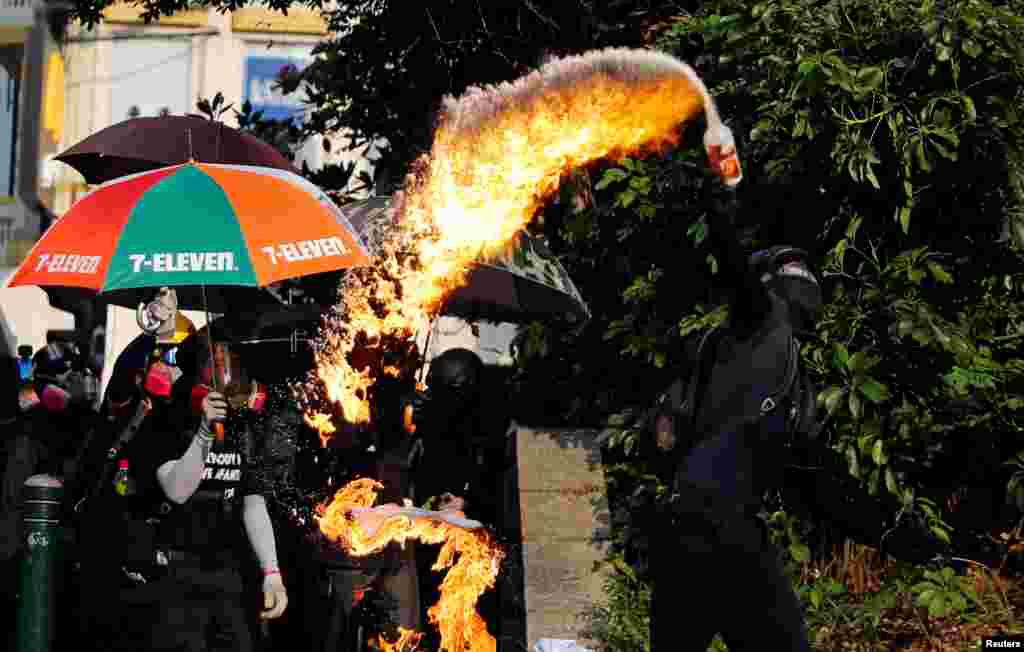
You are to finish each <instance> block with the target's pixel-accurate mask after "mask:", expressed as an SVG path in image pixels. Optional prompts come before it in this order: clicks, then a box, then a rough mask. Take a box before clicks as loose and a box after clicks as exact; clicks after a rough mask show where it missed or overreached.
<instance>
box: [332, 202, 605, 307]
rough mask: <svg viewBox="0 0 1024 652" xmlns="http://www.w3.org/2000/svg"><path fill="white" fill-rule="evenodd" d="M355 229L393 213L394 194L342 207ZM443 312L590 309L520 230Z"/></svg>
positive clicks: (540, 246)
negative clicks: (514, 239)
mask: <svg viewBox="0 0 1024 652" xmlns="http://www.w3.org/2000/svg"><path fill="white" fill-rule="evenodd" d="M341 210H342V211H343V212H344V213H345V215H346V217H348V219H349V222H350V223H351V224H352V226H353V227H355V229H356V231H357V232H359V233H360V234H362V235H363V236H364V239H365V240H367V241H369V240H371V239H372V238H370V237H367V236H368V233H369V232H371V231H373V230H375V229H379V228H380V227H381V226H382V225H383V224H386V223H387V222H388V221H389V220H392V219H394V215H393V214H392V212H391V197H390V196H382V197H373V198H371V199H366V200H363V201H358V202H353V203H351V204H346V205H345V206H342V207H341ZM443 314H447V315H454V316H458V317H465V318H480V319H487V320H491V321H498V322H522V321H528V320H531V319H551V318H553V317H555V318H558V317H562V318H565V319H567V320H568V321H572V322H576V321H586V320H587V319H589V318H590V309H589V308H588V307H587V304H586V302H585V301H584V300H583V297H582V296H581V295H580V292H579V290H578V289H577V288H576V285H575V283H573V281H572V279H571V278H569V274H568V273H567V272H566V271H565V268H564V267H562V265H561V263H559V262H558V259H557V258H555V256H554V254H553V253H551V251H550V250H549V249H548V247H547V246H546V245H545V244H544V242H543V241H541V240H540V239H538V238H534V237H531V236H529V235H527V234H525V233H522V232H520V234H519V236H518V238H517V239H516V241H514V242H513V243H511V244H510V246H509V247H507V248H506V250H505V251H504V252H502V253H501V254H500V255H497V256H494V257H492V258H491V259H489V260H479V261H477V263H476V264H475V266H474V269H473V270H472V271H471V272H470V275H469V279H468V282H467V284H466V285H465V286H463V287H461V288H459V289H457V290H456V291H455V292H453V293H452V295H451V296H450V297H448V300H447V302H446V304H445V308H444V310H443Z"/></svg>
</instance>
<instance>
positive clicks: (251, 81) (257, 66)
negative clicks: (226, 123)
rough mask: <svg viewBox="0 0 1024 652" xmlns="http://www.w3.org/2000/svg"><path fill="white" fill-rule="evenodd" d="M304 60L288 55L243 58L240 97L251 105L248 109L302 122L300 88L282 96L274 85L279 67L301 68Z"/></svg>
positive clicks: (303, 94) (303, 111)
mask: <svg viewBox="0 0 1024 652" xmlns="http://www.w3.org/2000/svg"><path fill="white" fill-rule="evenodd" d="M305 66H306V62H305V61H304V60H302V59H292V58H288V57H246V59H245V89H244V91H243V93H242V97H243V99H244V100H248V101H249V102H250V103H251V104H252V110H253V112H254V113H255V112H256V111H263V117H264V118H268V119H272V120H293V121H295V122H302V119H303V115H304V113H305V111H306V105H305V104H304V103H303V99H305V95H306V94H305V93H304V92H303V91H302V89H301V88H300V89H298V90H296V91H295V92H294V93H289V94H288V95H285V94H283V93H282V92H281V89H280V88H277V86H278V81H279V79H280V77H281V69H282V68H286V67H294V68H296V69H298V70H302V69H303V68H304V67H305Z"/></svg>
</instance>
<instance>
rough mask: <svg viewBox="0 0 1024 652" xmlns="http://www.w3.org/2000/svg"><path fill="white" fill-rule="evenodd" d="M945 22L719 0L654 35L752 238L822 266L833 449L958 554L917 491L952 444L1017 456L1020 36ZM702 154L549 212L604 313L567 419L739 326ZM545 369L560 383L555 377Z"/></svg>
mask: <svg viewBox="0 0 1024 652" xmlns="http://www.w3.org/2000/svg"><path fill="white" fill-rule="evenodd" d="M944 6H945V8H944V9H942V8H940V7H938V6H937V5H936V4H934V3H930V2H926V3H905V2H898V1H896V0H883V1H882V2H868V1H867V0H853V1H850V2H844V3H826V4H822V3H819V2H812V1H811V0H771V1H768V2H761V3H757V4H750V3H746V2H740V1H739V0H717V1H713V2H707V3H704V5H703V7H702V9H701V10H700V11H698V12H696V13H694V14H693V15H691V16H689V17H686V18H685V19H680V20H678V21H673V22H671V23H669V24H668V26H667V27H666V29H664V30H663V31H662V32H661V33H660V34H659V35H658V40H657V43H658V46H659V47H660V48H662V49H664V50H667V51H669V52H671V53H673V54H676V55H678V56H680V57H681V58H683V59H684V60H688V61H691V62H694V63H695V64H696V65H697V68H698V72H699V73H700V74H701V75H702V76H703V77H704V78H705V79H706V80H708V81H709V82H710V85H711V87H712V88H711V90H712V93H713V94H714V95H715V96H716V99H717V101H718V103H719V108H720V110H721V111H722V113H723V115H725V116H726V119H727V120H728V121H729V122H730V125H731V126H732V128H733V131H734V133H737V134H740V135H741V136H743V135H745V136H747V137H746V138H745V139H744V138H741V139H740V143H739V148H740V155H741V158H742V159H743V162H744V169H745V173H746V179H745V180H744V181H743V195H742V197H743V202H744V206H745V207H746V210H745V211H743V214H741V216H740V217H741V221H742V222H743V223H744V224H745V225H747V226H752V227H755V228H754V230H752V231H751V230H748V231H745V232H744V234H745V237H747V238H748V240H749V244H750V246H751V247H758V246H767V245H770V244H776V243H788V244H794V245H796V246H803V247H804V248H806V249H808V250H810V251H811V252H812V256H813V257H814V259H815V262H816V263H817V264H816V267H817V269H818V271H819V276H820V277H821V278H822V281H823V289H824V290H825V296H826V299H827V304H826V306H825V307H824V309H823V311H822V314H821V319H820V321H819V324H818V328H817V332H816V334H815V337H814V338H813V339H811V340H809V341H807V342H805V343H804V346H803V349H802V355H803V357H804V360H805V362H806V364H807V366H808V368H809V369H810V370H811V373H812V376H813V377H814V380H815V381H817V382H818V383H819V384H820V386H821V391H820V394H819V397H818V398H819V405H820V407H821V408H822V411H823V412H824V413H826V414H828V415H829V417H830V421H829V428H828V437H829V441H830V442H831V443H832V445H833V447H834V448H835V449H836V450H837V451H839V452H840V453H841V454H843V455H844V456H845V458H846V460H847V462H848V470H849V473H850V475H851V476H853V477H854V478H856V479H857V480H858V481H860V482H862V483H863V484H864V485H865V486H866V487H867V488H868V490H869V491H871V492H872V493H875V494H879V495H881V494H883V493H885V494H889V495H891V496H892V497H893V498H894V499H895V500H896V501H898V502H899V503H902V504H904V505H905V506H906V507H907V508H909V509H914V510H918V511H920V512H922V514H923V515H924V517H925V518H926V519H927V520H928V521H929V523H930V524H931V527H932V530H933V532H934V533H935V535H936V536H937V537H939V538H943V539H951V538H953V537H955V535H956V533H955V532H952V531H951V529H950V527H949V525H948V520H949V519H948V515H946V514H944V512H943V508H942V507H939V505H944V504H945V498H946V496H944V495H937V494H934V493H933V494H931V495H929V490H928V489H927V487H928V486H939V487H941V486H944V485H948V484H949V483H950V479H951V477H952V478H955V477H957V476H958V475H960V474H962V473H967V469H964V468H963V464H964V462H965V460H964V459H962V458H956V457H954V456H953V453H952V448H951V446H952V442H953V441H954V440H955V439H957V438H963V439H966V440H969V441H972V442H976V443H977V445H979V446H982V445H989V444H991V445H992V446H994V447H995V448H998V449H1004V448H1005V447H1006V446H1007V445H1008V444H1009V443H1010V442H1013V441H1014V439H1015V438H1017V437H1019V436H1020V433H1021V432H1022V430H1021V429H1022V426H1024V422H1022V421H1021V416H1022V415H1021V407H1022V406H1024V399H1022V396H1021V389H1020V388H1021V384H1022V381H1024V377H1022V371H1024V360H1022V359H1021V356H1020V355H1019V351H1018V348H1019V344H1020V339H1021V337H1022V333H1024V315H1022V312H1021V309H1022V306H1024V303H1022V301H1021V287H1024V286H1022V278H1021V272H1020V271H1019V270H1020V269H1021V263H1022V258H1021V255H1020V250H1019V249H1017V248H1016V247H1015V246H1014V243H1015V242H1016V240H1015V238H1016V237H1017V236H1018V235H1019V233H1018V232H1017V230H1015V229H1018V228H1019V226H1020V224H1021V222H1020V220H1019V218H1020V212H1019V207H1020V206H1022V205H1024V202H1022V201H1020V199H1021V198H1024V195H1022V194H1020V192H1019V191H1020V189H1021V188H1022V187H1024V182H1021V176H1020V171H1021V169H1022V167H1021V164H1020V160H1021V158H1020V155H1019V152H1021V151H1024V150H1022V149H1021V143H1022V142H1024V125H1022V123H1021V121H1020V118H1019V115H1018V114H1019V108H1018V107H1019V106H1020V104H1021V99H1024V98H1022V93H1021V88H1022V85H1021V83H1020V82H1021V80H1022V77H1024V75H1022V72H1024V65H1022V63H1024V60H1022V59H1021V46H1020V45H1019V44H1020V43H1021V42H1022V41H1021V38H1022V37H1024V26H1022V25H1024V24H1022V21H1021V18H1020V15H1021V13H1022V12H1021V3H1019V2H1017V3H1010V4H1009V5H1007V6H1003V7H995V6H993V5H992V4H991V3H988V2H981V1H978V0H960V1H956V0H950V1H949V2H947V3H945V5H944ZM943 12H944V13H943ZM1008 98H1014V100H1013V101H1008ZM699 141H700V133H699V125H698V126H697V128H696V129H690V130H688V131H687V133H686V134H685V135H684V140H683V143H682V144H681V146H680V147H679V149H678V150H677V151H675V152H673V153H670V154H669V155H666V156H664V157H660V158H650V159H647V160H636V159H629V160H627V161H624V162H622V163H620V164H616V165H613V166H606V167H604V168H600V169H595V170H594V171H593V172H594V175H595V176H594V178H595V180H596V183H595V187H594V190H595V196H596V198H597V206H596V207H595V208H594V209H593V210H592V211H587V212H585V213H583V214H576V215H573V216H571V217H562V216H559V215H558V214H557V212H554V211H549V213H548V214H546V215H545V228H546V230H547V232H548V234H549V235H550V236H551V239H552V244H553V246H554V247H555V248H556V250H560V251H561V252H563V254H564V256H565V262H566V264H567V267H568V270H569V272H570V274H571V275H573V277H574V278H575V279H576V280H577V282H578V283H579V285H580V286H581V289H582V290H583V293H584V295H585V296H586V297H587V299H588V301H590V302H591V304H592V307H593V308H594V309H595V310H594V313H595V319H594V320H593V322H592V323H590V324H588V326H587V328H586V329H584V330H583V331H581V332H580V333H579V334H578V335H575V336H573V337H560V338H558V342H557V343H556V342H554V341H552V345H551V347H550V349H549V351H548V353H549V357H551V358H552V359H558V358H561V359H572V360H574V361H576V362H577V365H576V366H574V367H573V368H572V369H571V376H570V377H567V378H566V381H565V383H564V386H565V387H567V388H568V387H571V388H572V396H573V401H575V402H576V404H577V405H581V406H585V408H584V409H581V410H578V411H573V410H571V409H569V410H560V411H561V412H562V413H563V414H567V415H568V416H570V417H573V418H576V419H578V420H579V421H580V422H583V423H585V422H587V420H590V421H591V422H593V421H594V420H597V421H598V422H599V423H601V424H603V425H605V427H609V426H607V425H606V422H605V417H606V415H608V414H612V413H622V412H624V411H625V410H627V409H630V408H638V407H641V406H644V405H645V404H649V403H650V401H652V400H653V397H654V396H655V395H656V394H657V392H658V391H659V390H660V389H661V388H663V387H664V386H666V385H667V384H668V383H669V382H671V380H672V379H673V377H674V376H675V375H677V374H679V373H682V372H684V371H685V369H686V366H685V360H686V356H685V350H686V346H687V341H692V340H693V338H695V337H697V336H699V335H700V334H701V333H702V332H704V331H706V330H707V329H708V328H710V327H712V326H714V325H716V324H718V323H721V321H722V320H723V319H724V318H725V316H726V313H725V309H724V307H723V301H722V298H723V297H722V295H721V294H720V293H719V292H718V290H717V288H716V287H715V284H714V276H715V271H716V268H715V261H714V259H713V258H711V257H710V256H709V255H708V252H707V249H706V243H705V242H704V237H705V234H706V226H707V223H708V220H711V219H716V218H717V217H716V214H715V213H714V212H713V211H712V209H711V206H712V202H710V201H709V199H710V197H711V194H712V192H711V191H712V187H713V185H714V184H715V182H713V181H711V182H709V180H708V177H707V175H706V174H705V173H704V167H705V165H704V154H703V152H702V151H701V149H700V147H699V145H700V143H699ZM1015 166H1016V167H1015ZM1014 192H1017V194H1016V195H1014ZM1007 198H1009V199H1010V201H1007ZM1014 198H1016V199H1014ZM1015 211H1017V212H1015ZM1015 220H1016V221H1015ZM556 230H557V232H555V233H553V231H556ZM1021 233H1024V231H1021ZM1008 235H1009V236H1010V237H1007V236H1008ZM609 352H611V353H612V355H609ZM615 353H617V354H618V355H617V356H615V355H614V354H615ZM537 369H543V370H544V378H545V382H544V387H545V390H548V388H550V387H551V380H550V378H551V376H550V374H551V372H552V370H553V367H552V366H539V367H537ZM530 372H531V367H530V365H524V367H523V368H522V369H521V378H523V379H527V378H530V377H531V376H530ZM562 375H563V377H565V374H562ZM595 378H596V379H600V382H596V383H595V382H592V381H589V382H588V379H595ZM524 382H525V380H524ZM588 393H589V396H591V397H592V400H587V399H586V398H581V396H587V395H588ZM549 400H550V399H549ZM610 428H611V429H612V430H614V429H615V428H620V430H621V432H620V434H619V435H617V436H615V435H611V434H609V435H608V436H607V438H606V441H607V443H608V444H609V445H610V446H611V447H613V448H611V449H610V450H614V451H618V453H617V454H618V455H622V457H621V458H616V459H617V463H621V464H625V465H632V466H634V467H635V466H637V465H641V464H645V463H646V462H644V461H643V459H642V458H643V451H644V447H643V441H642V440H643V433H642V432H638V431H637V430H636V429H635V428H633V429H630V428H626V427H625V426H611V427H610ZM616 447H618V448H616ZM1013 450H1016V449H1013ZM1010 452H1013V451H1008V452H1007V453H1006V454H1007V455H1008V454H1010ZM929 474H931V477H929ZM1007 475H1009V474H1007ZM1019 484H1020V483H1019V481H1018V485H1019ZM952 488H953V487H951V489H952ZM628 493H629V492H628V491H625V489H624V488H623V491H622V495H628Z"/></svg>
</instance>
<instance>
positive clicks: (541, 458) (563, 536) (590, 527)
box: [504, 426, 608, 652]
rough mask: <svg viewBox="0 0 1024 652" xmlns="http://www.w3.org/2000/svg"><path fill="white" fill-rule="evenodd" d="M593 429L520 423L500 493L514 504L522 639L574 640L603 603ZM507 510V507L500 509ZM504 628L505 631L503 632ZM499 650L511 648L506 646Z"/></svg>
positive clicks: (602, 514) (602, 534)
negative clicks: (590, 613)
mask: <svg viewBox="0 0 1024 652" xmlns="http://www.w3.org/2000/svg"><path fill="white" fill-rule="evenodd" d="M597 434H598V433H597V432H596V431H590V430H564V429H554V428H527V427H523V426H519V427H517V428H516V429H515V432H514V435H513V436H514V441H515V444H514V445H515V453H516V464H515V468H514V470H513V473H514V477H513V478H509V479H508V482H509V485H511V484H512V482H514V483H515V484H516V485H517V486H514V487H513V486H508V487H507V490H506V494H507V495H509V496H510V497H511V498H512V499H513V500H516V499H518V502H519V505H518V514H519V518H520V533H521V538H522V558H521V564H522V583H523V589H524V598H525V605H524V607H525V614H524V616H525V630H526V631H525V639H526V643H527V649H528V650H530V651H531V652H532V650H533V649H534V646H535V645H536V644H537V642H538V641H540V640H541V639H562V640H566V639H568V640H576V641H578V642H579V643H580V644H581V645H583V646H584V647H589V646H590V645H589V644H590V643H591V642H590V641H587V640H586V639H585V636H584V633H583V631H584V628H585V621H584V620H583V618H582V615H583V613H584V612H585V611H586V610H587V609H588V608H589V607H591V606H593V605H594V604H595V603H596V602H598V601H600V600H601V599H602V598H603V589H602V581H603V575H602V573H601V571H599V570H596V565H597V563H598V562H600V561H602V560H603V559H604V556H605V552H606V549H605V544H604V543H603V541H604V540H605V538H606V535H607V527H608V507H607V492H606V489H605V478H604V471H603V469H602V467H601V456H600V447H599V446H598V445H597ZM507 507H508V508H512V507H513V506H512V505H509V506H507ZM508 629H511V627H508ZM504 649H510V650H511V649H514V648H512V647H508V648H504Z"/></svg>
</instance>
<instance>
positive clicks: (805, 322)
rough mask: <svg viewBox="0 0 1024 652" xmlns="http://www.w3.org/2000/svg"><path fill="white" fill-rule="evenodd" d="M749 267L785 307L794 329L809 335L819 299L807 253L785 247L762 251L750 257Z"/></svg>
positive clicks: (815, 280)
mask: <svg viewBox="0 0 1024 652" xmlns="http://www.w3.org/2000/svg"><path fill="white" fill-rule="evenodd" d="M750 266H751V268H752V269H753V270H754V271H755V272H756V273H757V275H758V277H759V278H760V279H761V282H762V283H764V284H765V285H767V286H768V288H770V289H771V290H772V291H773V292H774V293H775V294H776V295H778V297H779V298H780V299H782V300H783V301H785V302H786V303H787V304H789V308H790V315H791V317H792V320H793V328H794V330H796V331H797V332H798V333H804V334H810V333H813V332H814V323H815V321H817V317H818V311H819V310H820V309H821V304H822V296H821V286H820V285H819V284H818V279H817V278H815V277H814V274H813V273H812V272H811V270H810V267H808V265H807V252H806V251H804V250H803V249H797V248H796V247H790V246H786V245H779V246H775V247H772V248H771V249H762V250H761V251H757V252H755V253H754V254H752V255H751V257H750Z"/></svg>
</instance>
